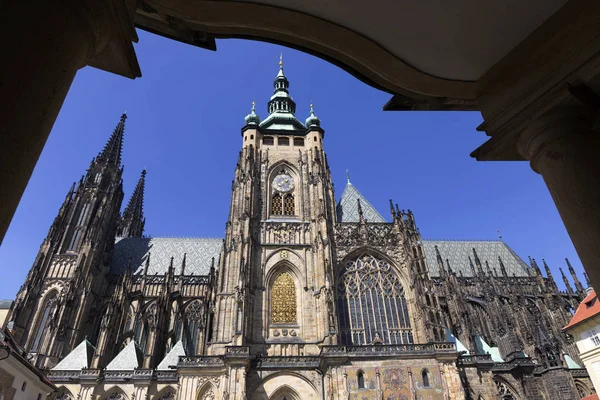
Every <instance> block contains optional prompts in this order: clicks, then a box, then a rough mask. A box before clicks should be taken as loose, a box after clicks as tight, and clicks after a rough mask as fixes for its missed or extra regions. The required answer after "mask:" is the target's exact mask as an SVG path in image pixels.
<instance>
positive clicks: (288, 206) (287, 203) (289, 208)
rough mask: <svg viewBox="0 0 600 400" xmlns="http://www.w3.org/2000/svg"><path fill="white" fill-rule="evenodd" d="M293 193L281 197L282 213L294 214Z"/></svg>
mask: <svg viewBox="0 0 600 400" xmlns="http://www.w3.org/2000/svg"><path fill="white" fill-rule="evenodd" d="M294 214H295V213H294V195H293V194H286V195H285V197H284V198H283V215H294Z"/></svg>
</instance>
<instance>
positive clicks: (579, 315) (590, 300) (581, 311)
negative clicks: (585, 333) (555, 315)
mask: <svg viewBox="0 0 600 400" xmlns="http://www.w3.org/2000/svg"><path fill="white" fill-rule="evenodd" d="M598 314H600V302H599V301H598V297H597V296H596V291H595V290H593V289H592V290H590V292H589V293H588V295H587V296H585V299H583V301H582V302H581V303H580V304H579V307H577V311H575V314H574V315H573V318H571V321H570V322H569V323H568V324H567V326H565V327H564V328H563V331H565V330H568V329H570V328H572V327H574V326H575V325H578V324H580V323H582V322H584V321H587V320H588V319H590V318H592V317H594V316H596V315H598Z"/></svg>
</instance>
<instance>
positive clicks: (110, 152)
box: [96, 114, 127, 167]
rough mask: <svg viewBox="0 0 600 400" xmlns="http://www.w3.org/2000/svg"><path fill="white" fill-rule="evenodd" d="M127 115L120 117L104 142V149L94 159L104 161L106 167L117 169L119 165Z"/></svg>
mask: <svg viewBox="0 0 600 400" xmlns="http://www.w3.org/2000/svg"><path fill="white" fill-rule="evenodd" d="M126 119H127V114H123V115H121V120H120V121H119V123H118V124H117V127H116V128H115V130H114V131H113V133H112V135H111V136H110V138H109V139H108V142H106V145H105V146H104V149H103V150H102V151H101V152H100V154H98V157H96V160H97V161H104V162H105V163H106V164H107V165H113V166H115V167H119V166H120V165H121V151H122V149H123V134H124V133H125V120H126Z"/></svg>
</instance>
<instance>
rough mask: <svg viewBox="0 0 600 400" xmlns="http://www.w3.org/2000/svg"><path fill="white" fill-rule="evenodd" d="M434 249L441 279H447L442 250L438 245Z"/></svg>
mask: <svg viewBox="0 0 600 400" xmlns="http://www.w3.org/2000/svg"><path fill="white" fill-rule="evenodd" d="M390 201H391V200H390ZM434 247H435V258H436V260H437V263H438V269H439V274H440V277H441V278H444V279H445V278H446V276H447V275H446V268H444V260H443V259H442V255H441V254H440V250H439V249H438V247H437V245H435V246H434Z"/></svg>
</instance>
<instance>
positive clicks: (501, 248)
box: [423, 240, 532, 277]
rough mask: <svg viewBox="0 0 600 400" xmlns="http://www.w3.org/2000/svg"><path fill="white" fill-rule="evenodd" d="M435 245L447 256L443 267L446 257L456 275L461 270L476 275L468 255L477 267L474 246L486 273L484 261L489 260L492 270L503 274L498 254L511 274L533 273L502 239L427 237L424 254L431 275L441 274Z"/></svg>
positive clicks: (443, 258)
mask: <svg viewBox="0 0 600 400" xmlns="http://www.w3.org/2000/svg"><path fill="white" fill-rule="evenodd" d="M435 246H437V247H438V250H439V252H440V255H441V256H442V260H444V267H445V268H447V266H446V259H448V261H449V262H450V267H452V270H453V271H454V273H456V274H457V276H460V275H461V274H460V273H461V272H462V276H465V277H468V276H473V270H472V269H471V264H470V263H469V257H471V260H473V266H475V268H477V266H476V265H475V258H474V257H473V248H475V251H476V252H477V256H478V257H479V259H480V260H481V263H482V267H483V271H484V272H485V273H486V274H487V269H486V266H485V261H486V260H487V262H488V263H489V265H490V269H491V271H492V273H494V269H495V270H496V272H497V273H498V276H502V270H501V269H500V262H499V261H498V256H500V258H501V259H502V263H503V264H504V267H505V268H506V272H507V274H508V276H513V275H514V276H530V273H532V272H531V268H529V267H528V266H527V264H525V262H524V261H523V260H522V259H521V258H520V257H519V256H518V255H517V254H516V253H515V252H514V251H513V250H512V249H511V248H510V247H508V246H507V245H506V243H504V242H503V241H501V240H489V241H484V240H424V241H423V247H424V249H425V258H426V260H427V266H428V267H429V274H430V275H431V276H439V275H440V273H439V269H438V262H437V257H436V253H435Z"/></svg>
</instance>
